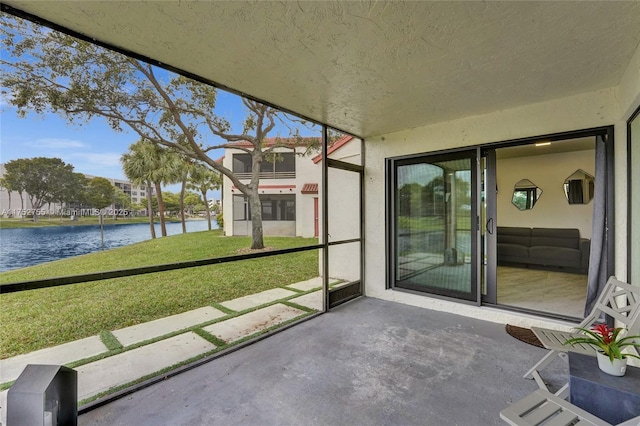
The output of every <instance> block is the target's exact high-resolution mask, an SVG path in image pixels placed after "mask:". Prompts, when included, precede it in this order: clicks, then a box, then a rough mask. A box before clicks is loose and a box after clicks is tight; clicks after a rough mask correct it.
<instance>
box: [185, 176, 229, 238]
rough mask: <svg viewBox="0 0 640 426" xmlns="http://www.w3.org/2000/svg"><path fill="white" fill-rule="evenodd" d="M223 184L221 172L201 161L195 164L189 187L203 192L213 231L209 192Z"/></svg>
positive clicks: (209, 222)
mask: <svg viewBox="0 0 640 426" xmlns="http://www.w3.org/2000/svg"><path fill="white" fill-rule="evenodd" d="M221 186H222V178H221V176H220V173H217V172H216V171H214V170H211V169H209V168H207V167H205V166H204V165H202V164H200V163H196V164H194V166H193V170H192V171H191V176H190V178H189V183H188V184H187V188H189V189H195V190H197V191H200V194H202V199H203V200H204V207H205V212H206V217H207V224H208V228H209V231H211V209H210V208H209V200H207V192H208V191H212V190H215V189H220V187H221Z"/></svg>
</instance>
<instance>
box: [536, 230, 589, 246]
mask: <svg viewBox="0 0 640 426" xmlns="http://www.w3.org/2000/svg"><path fill="white" fill-rule="evenodd" d="M536 246H546V247H565V248H571V249H576V250H579V249H580V231H579V230H578V229H554V228H533V229H532V230H531V247H536Z"/></svg>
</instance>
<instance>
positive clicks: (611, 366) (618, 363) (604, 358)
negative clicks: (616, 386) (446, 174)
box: [596, 352, 627, 376]
mask: <svg viewBox="0 0 640 426" xmlns="http://www.w3.org/2000/svg"><path fill="white" fill-rule="evenodd" d="M596 357H597V358H598V367H600V370H602V371H604V372H605V373H607V374H611V375H612V376H624V373H625V372H626V371H627V359H626V358H623V359H617V358H614V359H613V361H611V360H610V359H609V356H608V355H605V354H604V353H603V352H596Z"/></svg>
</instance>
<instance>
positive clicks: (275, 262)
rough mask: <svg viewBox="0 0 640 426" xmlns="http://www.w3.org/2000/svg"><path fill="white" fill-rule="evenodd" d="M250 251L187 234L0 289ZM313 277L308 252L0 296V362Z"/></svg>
mask: <svg viewBox="0 0 640 426" xmlns="http://www.w3.org/2000/svg"><path fill="white" fill-rule="evenodd" d="M316 243H317V240H316V239H303V238H285V237H273V238H265V245H267V246H269V247H274V248H289V247H297V246H304V245H311V244H316ZM249 245H250V239H249V238H248V237H222V236H221V231H219V230H216V231H203V232H194V233H188V234H181V235H175V236H172V237H165V238H158V239H156V240H149V241H144V242H141V243H137V244H132V245H130V246H125V247H121V248H117V249H113V250H108V251H105V252H99V253H92V254H88V255H83V256H78V257H75V258H70V259H64V260H59V261H55V262H49V263H46V264H42V265H38V266H33V267H29V268H23V269H19V270H14V271H8V272H4V273H2V274H0V282H1V283H8V282H17V281H28V280H35V279H42V278H52V277H56V276H65V275H76V274H81V273H89V272H97V271H107V270H114V269H125V268H132V267H138V266H147V265H153V264H159V263H169V262H178V261H184V260H195V259H204V258H211V257H219V256H226V255H233V254H237V252H238V250H239V249H242V248H246V247H248V246H249ZM317 275H318V252H317V251H316V250H311V251H307V252H300V253H292V254H287V255H280V256H273V257H267V258H261V259H254V260H248V261H241V262H231V263H225V264H219V265H211V266H206V267H199V268H188V269H181V270H176V271H168V272H160V273H153V274H147V275H138V276H133V277H125V278H117V279H111V280H104V281H95V282H90V283H81V284H74V285H68V286H62V287H52V288H46V289H40V290H31V291H23V292H18V293H9V294H3V295H1V296H0V306H1V308H2V309H0V324H2V327H0V359H3V358H7V357H11V356H15V355H18V354H23V353H28V352H32V351H34V350H37V349H41V348H45V347H49V346H54V345H58V344H61V343H65V342H69V341H73V340H76V339H80V338H84V337H88V336H93V335H101V336H102V337H103V339H104V340H109V334H110V333H109V332H110V331H111V330H117V329H119V328H123V327H128V326H131V325H135V324H138V323H142V322H146V321H152V320H154V319H158V318H163V317H166V316H169V315H173V314H177V313H181V312H184V311H188V310H191V309H196V308H200V307H203V306H208V305H214V306H215V305H216V304H217V303H220V302H224V301H226V300H230V299H234V298H237V297H241V296H246V295H249V294H255V293H258V292H260V291H264V290H268V289H271V288H275V287H279V286H283V285H286V284H290V283H293V282H297V281H303V280H307V279H309V278H312V277H314V276H317Z"/></svg>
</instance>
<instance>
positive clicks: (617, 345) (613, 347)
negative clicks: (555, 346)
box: [564, 324, 640, 376]
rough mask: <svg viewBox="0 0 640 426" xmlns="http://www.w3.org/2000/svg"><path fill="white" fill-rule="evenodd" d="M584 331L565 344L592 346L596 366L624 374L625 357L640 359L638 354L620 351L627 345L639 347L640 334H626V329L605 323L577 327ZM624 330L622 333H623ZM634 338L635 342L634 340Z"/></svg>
mask: <svg viewBox="0 0 640 426" xmlns="http://www.w3.org/2000/svg"><path fill="white" fill-rule="evenodd" d="M577 330H580V331H582V332H584V333H585V335H584V336H580V337H574V338H572V339H569V340H567V341H566V342H565V343H564V344H565V345H575V344H581V343H582V344H587V345H591V346H594V347H595V349H596V356H597V358H598V367H600V370H602V371H604V372H605V373H608V374H611V375H612V376H624V373H625V371H626V370H627V357H634V358H638V359H640V356H638V355H634V354H629V353H622V349H624V348H625V347H627V346H631V347H635V348H640V336H626V335H625V334H626V329H624V328H622V327H617V328H613V327H609V326H608V325H607V324H597V325H594V326H593V327H591V330H587V329H586V328H577ZM623 331H624V333H623ZM636 339H638V340H637V342H638V343H637V342H636V341H635V340H636Z"/></svg>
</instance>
